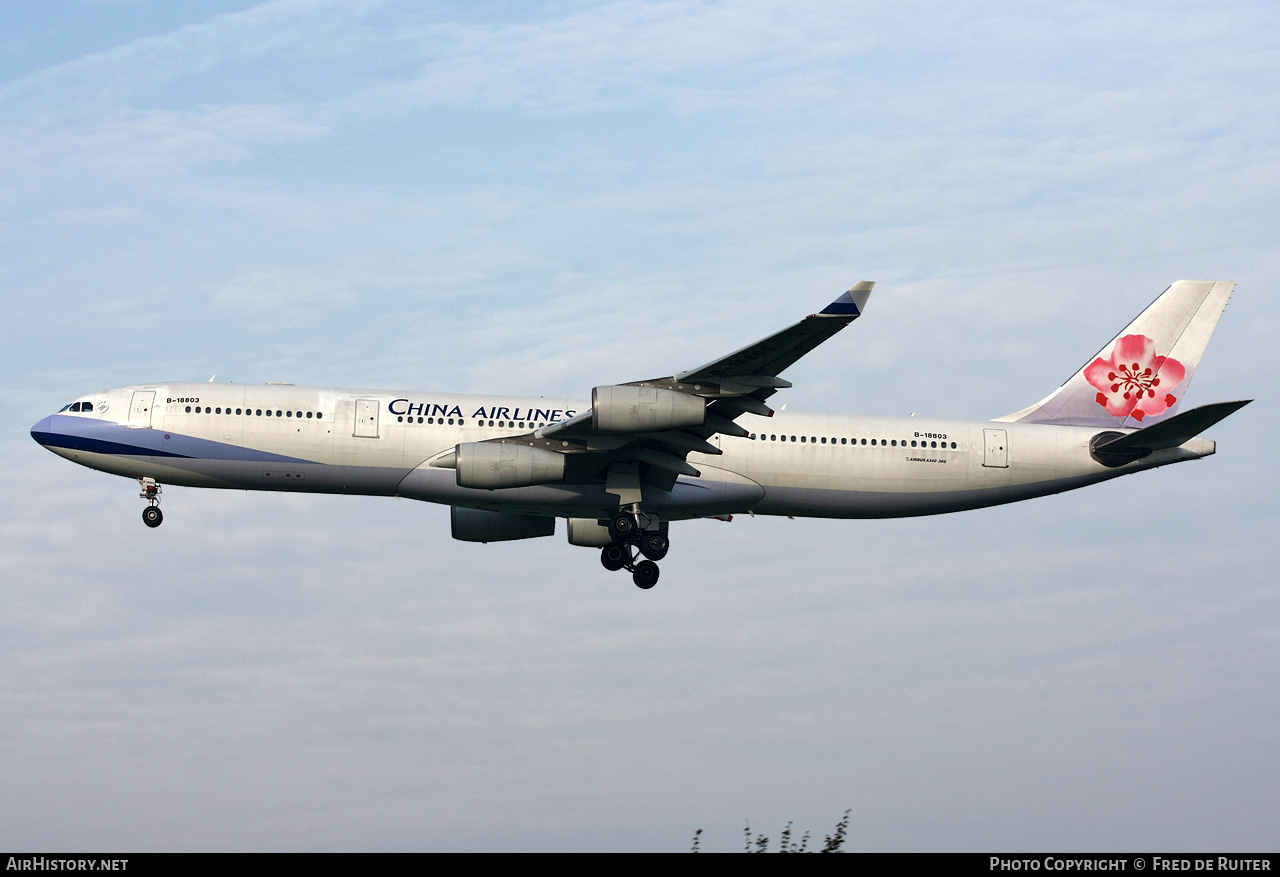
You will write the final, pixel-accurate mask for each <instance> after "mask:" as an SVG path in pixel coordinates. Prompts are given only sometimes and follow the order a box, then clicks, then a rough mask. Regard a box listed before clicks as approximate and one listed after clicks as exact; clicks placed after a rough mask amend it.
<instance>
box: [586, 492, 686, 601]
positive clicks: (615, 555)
mask: <svg viewBox="0 0 1280 877" xmlns="http://www.w3.org/2000/svg"><path fill="white" fill-rule="evenodd" d="M651 525H654V526H656V525H657V520H656V519H653V520H652V523H651ZM609 535H610V536H612V537H613V541H612V542H610V543H609V544H608V545H606V546H604V547H603V548H601V549H600V564H601V566H603V567H604V568H605V569H607V570H609V571H610V572H616V571H617V570H620V569H625V570H627V571H628V572H630V573H631V581H633V582H635V585H636V587H637V588H641V589H643V590H646V591H647V590H649V589H650V588H652V587H653V586H654V585H656V584H657V583H658V565H657V564H656V563H654V561H655V560H662V558H664V557H666V556H667V550H668V549H669V548H670V547H671V543H670V541H669V540H668V539H667V534H666V533H664V532H662V531H661V530H648V529H642V528H641V527H640V525H639V523H638V521H637V519H636V516H635V514H633V513H630V512H625V511H620V512H618V513H617V514H616V515H614V516H613V518H611V519H610V521H609ZM638 555H643V556H644V557H645V558H647V559H646V560H640V561H639V562H637V556H638Z"/></svg>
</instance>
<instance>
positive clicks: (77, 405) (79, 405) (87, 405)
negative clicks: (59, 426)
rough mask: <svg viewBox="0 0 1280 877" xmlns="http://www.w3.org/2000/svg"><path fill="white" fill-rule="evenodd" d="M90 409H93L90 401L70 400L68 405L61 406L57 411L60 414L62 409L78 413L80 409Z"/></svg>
mask: <svg viewBox="0 0 1280 877" xmlns="http://www.w3.org/2000/svg"><path fill="white" fill-rule="evenodd" d="M92 410H93V403H92V402H72V403H71V404H70V405H63V406H62V408H61V409H59V411H58V413H59V414H61V413H62V412H63V411H71V412H73V413H78V412H80V411H92Z"/></svg>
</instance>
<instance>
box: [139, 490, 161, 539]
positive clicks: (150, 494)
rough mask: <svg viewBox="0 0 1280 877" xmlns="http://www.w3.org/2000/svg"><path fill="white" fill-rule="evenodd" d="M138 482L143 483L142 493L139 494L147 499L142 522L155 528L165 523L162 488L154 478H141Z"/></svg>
mask: <svg viewBox="0 0 1280 877" xmlns="http://www.w3.org/2000/svg"><path fill="white" fill-rule="evenodd" d="M138 483H139V484H141V485H142V493H140V494H138V496H140V497H142V498H143V499H145V500H146V501H147V507H146V508H144V509H143V510H142V523H144V524H146V525H147V526H148V527H150V528H151V529H153V530H154V529H155V528H156V527H159V526H160V525H161V524H162V523H164V512H162V511H160V491H161V490H162V488H161V487H160V485H159V484H156V480H155V479H154V478H139V479H138Z"/></svg>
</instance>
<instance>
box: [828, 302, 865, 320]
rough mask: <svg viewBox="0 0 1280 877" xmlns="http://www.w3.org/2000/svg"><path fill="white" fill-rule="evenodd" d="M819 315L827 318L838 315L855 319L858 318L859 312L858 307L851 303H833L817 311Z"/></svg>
mask: <svg viewBox="0 0 1280 877" xmlns="http://www.w3.org/2000/svg"><path fill="white" fill-rule="evenodd" d="M819 313H823V314H827V315H828V316H831V315H840V316H853V317H856V316H858V314H859V311H858V306H857V305H856V304H854V303H853V302H851V301H833V302H832V303H831V304H829V305H827V306H826V307H825V308H823V309H822V310H821V311H819Z"/></svg>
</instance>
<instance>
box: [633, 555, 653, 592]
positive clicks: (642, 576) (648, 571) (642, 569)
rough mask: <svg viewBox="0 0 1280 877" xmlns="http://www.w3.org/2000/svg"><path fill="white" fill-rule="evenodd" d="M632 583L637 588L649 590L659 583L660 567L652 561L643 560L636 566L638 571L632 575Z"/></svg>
mask: <svg viewBox="0 0 1280 877" xmlns="http://www.w3.org/2000/svg"><path fill="white" fill-rule="evenodd" d="M631 581H633V582H635V583H636V587H637V588H643V589H644V590H646V591H647V590H649V589H650V588H652V587H653V586H654V585H656V584H657V583H658V565H657V564H656V563H654V562H653V561H652V560H642V561H640V562H639V563H637V564H636V571H635V572H633V573H632V574H631Z"/></svg>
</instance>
